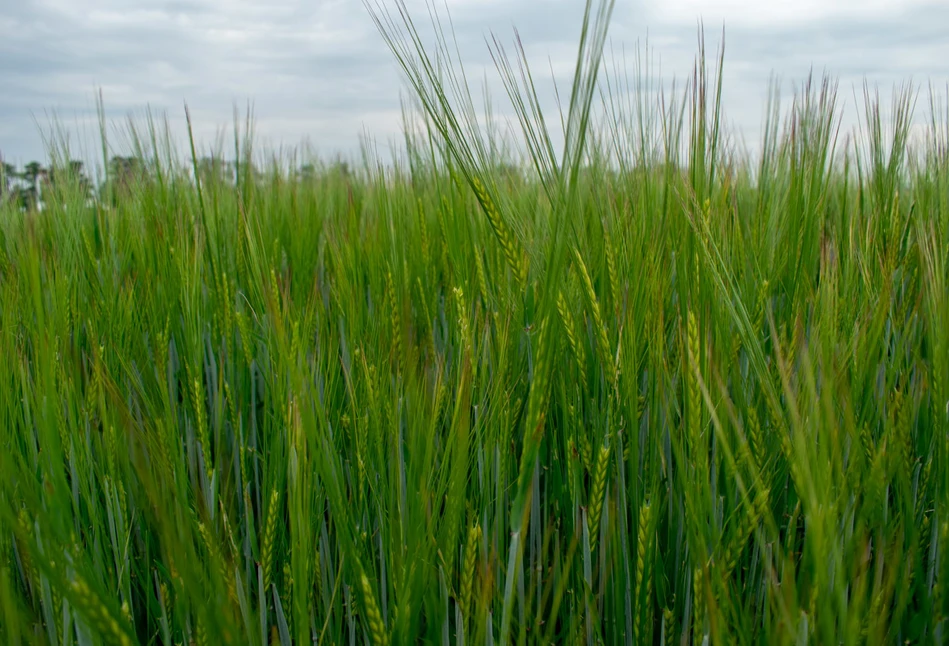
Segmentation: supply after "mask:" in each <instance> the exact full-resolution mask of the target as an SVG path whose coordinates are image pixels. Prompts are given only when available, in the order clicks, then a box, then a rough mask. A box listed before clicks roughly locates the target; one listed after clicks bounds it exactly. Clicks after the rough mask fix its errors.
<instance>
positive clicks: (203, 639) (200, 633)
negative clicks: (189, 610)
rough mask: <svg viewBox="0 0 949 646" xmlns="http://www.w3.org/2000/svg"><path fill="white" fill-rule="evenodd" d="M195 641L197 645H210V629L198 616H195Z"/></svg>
mask: <svg viewBox="0 0 949 646" xmlns="http://www.w3.org/2000/svg"><path fill="white" fill-rule="evenodd" d="M194 633H195V637H194V642H195V645H196V646H208V630H207V628H205V626H204V622H203V621H201V619H200V618H199V617H197V616H195V618H194Z"/></svg>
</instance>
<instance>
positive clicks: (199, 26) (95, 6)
mask: <svg viewBox="0 0 949 646" xmlns="http://www.w3.org/2000/svg"><path fill="white" fill-rule="evenodd" d="M444 1H445V0H436V2H438V4H439V6H443V3H444ZM406 2H407V4H408V6H409V8H410V10H411V11H412V12H413V15H414V16H416V17H418V18H419V19H420V20H421V19H423V18H425V17H426V16H427V13H426V8H425V0H406ZM447 4H448V7H449V10H450V12H451V17H452V20H453V23H454V28H455V33H456V37H457V38H458V40H459V44H460V49H461V55H462V57H463V59H464V62H465V63H466V66H468V68H469V70H470V71H471V72H472V73H473V74H474V75H478V74H481V73H485V72H487V73H489V74H490V73H493V72H492V69H493V68H492V66H491V62H490V57H489V54H488V50H487V47H486V45H485V41H484V38H485V36H486V35H488V34H489V32H491V31H494V32H496V33H497V34H498V35H499V36H500V37H501V38H502V39H503V40H505V41H506V42H510V37H511V35H512V26H516V27H517V28H518V30H519V31H520V34H521V38H522V40H523V42H524V43H525V46H526V48H527V51H528V54H529V56H530V57H531V60H532V63H533V64H534V65H536V68H535V69H536V71H535V73H536V74H537V75H538V76H541V77H546V78H549V77H550V75H551V73H553V74H554V75H555V76H556V77H557V81H558V83H559V84H561V86H562V87H564V88H566V87H569V75H570V72H571V68H572V64H573V60H574V57H575V51H576V50H575V48H576V43H577V36H578V29H579V22H580V19H581V17H582V13H583V0H447ZM700 19H701V20H704V23H705V26H706V39H707V46H708V48H709V49H710V50H711V52H712V53H713V54H714V51H715V49H716V48H717V47H718V45H719V40H720V34H721V28H722V25H723V24H724V27H725V37H726V48H725V78H724V96H725V100H724V102H725V111H726V116H727V117H728V118H729V121H730V123H731V124H732V126H733V127H734V128H736V129H737V131H738V132H740V133H741V134H742V135H743V136H744V137H745V138H746V139H748V140H751V143H752V144H753V143H754V139H755V138H756V137H757V136H758V133H759V130H760V125H761V118H762V113H763V110H764V106H765V98H766V93H767V87H768V80H769V77H770V75H771V74H772V73H774V74H777V75H778V76H779V77H780V78H781V79H782V82H783V87H784V88H785V89H786V90H789V89H790V88H791V86H792V84H794V83H800V81H801V80H802V79H803V78H804V77H805V76H806V75H807V73H808V70H809V69H810V68H811V67H813V68H814V69H815V70H816V71H817V72H818V73H820V72H823V71H827V72H828V73H830V74H832V75H833V76H835V77H836V78H837V79H838V80H839V82H840V94H839V96H840V100H841V102H842V103H843V104H844V106H845V108H846V109H848V110H849V111H850V114H849V115H848V118H850V119H852V118H853V117H854V116H855V115H856V113H855V112H854V110H853V108H854V103H855V102H854V98H855V93H857V96H859V92H860V87H861V84H862V82H863V80H864V79H867V80H868V81H869V82H870V83H872V84H877V85H879V86H880V88H881V91H883V92H884V94H886V92H887V91H888V90H889V89H890V88H891V87H893V86H894V84H897V83H899V82H902V81H906V80H913V81H915V82H916V83H917V84H922V86H923V90H922V92H921V94H920V97H919V99H920V100H919V103H918V108H917V115H918V116H919V117H920V118H921V119H925V118H927V116H928V90H927V89H926V88H927V87H928V84H929V83H930V82H931V83H933V84H934V85H936V86H937V87H938V88H940V89H941V91H942V92H943V96H944V97H945V91H946V87H947V83H949V39H947V38H946V36H945V33H946V32H945V26H946V25H949V2H947V0H823V1H822V0H794V1H793V2H790V1H787V0H781V1H774V0H757V1H756V0H617V6H616V10H615V13H614V17H613V22H612V27H611V47H613V49H614V50H615V51H616V52H620V51H621V50H622V48H623V47H625V48H626V52H627V61H628V62H629V63H630V64H632V62H633V60H632V59H633V53H634V52H635V50H636V47H637V44H642V43H643V42H644V41H645V40H646V38H647V36H648V43H649V47H650V50H651V51H652V55H653V56H654V57H655V58H656V60H661V71H662V76H663V77H664V78H667V79H671V77H672V76H673V75H675V76H677V77H678V78H680V79H681V78H683V77H684V76H685V75H687V74H688V72H689V70H690V67H691V64H692V61H693V58H694V56H695V53H696V26H697V22H698V21H699V20H700ZM423 26H424V25H423ZM0 61H3V62H2V63H0V88H2V90H0V153H2V155H3V157H4V158H5V160H6V161H11V162H14V163H18V164H22V163H25V162H27V161H29V160H30V159H34V158H37V159H45V154H44V146H43V139H42V136H41V129H44V128H46V127H47V126H48V125H49V123H50V117H51V116H52V115H53V114H54V113H55V115H56V116H57V117H58V119H59V121H60V122H61V123H62V125H63V126H65V127H66V128H67V129H68V130H69V131H70V132H71V133H72V134H71V137H72V140H73V141H74V142H78V143H75V144H74V145H76V146H77V147H81V146H86V147H87V148H88V147H89V144H88V143H87V142H89V141H91V139H90V136H91V135H95V132H96V128H97V125H96V119H95V100H96V92H97V90H100V89H101V91H102V93H103V96H104V100H105V106H106V110H107V116H108V118H109V119H110V121H111V122H114V123H115V124H116V125H118V126H120V125H121V123H122V120H123V119H125V118H126V117H127V116H128V115H129V114H132V115H137V116H138V117H141V115H143V114H144V111H145V110H146V109H147V108H150V109H151V110H152V111H154V112H156V113H161V112H167V115H168V119H169V121H170V123H171V126H172V128H173V130H174V131H175V132H176V133H177V134H178V135H182V134H183V128H184V118H183V117H184V111H183V107H182V106H183V104H184V102H187V103H188V106H189V108H190V110H191V114H192V118H193V120H194V123H195V128H196V133H197V135H198V139H199V142H200V143H201V144H202V145H208V146H209V145H211V144H212V143H213V141H214V139H215V135H216V133H219V132H221V131H222V129H226V128H227V127H228V126H229V125H230V124H231V123H232V115H233V110H234V106H235V104H236V105H238V106H241V107H242V108H243V107H245V106H246V105H247V103H248V101H250V102H252V104H253V108H254V115H255V121H256V131H257V134H258V138H259V140H260V142H261V143H262V144H263V145H266V146H270V147H274V148H276V147H280V146H296V145H298V144H300V143H301V142H304V141H306V142H308V143H309V144H310V145H311V146H312V147H313V149H314V150H315V151H316V152H317V153H319V154H322V155H327V156H328V155H331V154H334V153H336V152H343V153H344V154H351V153H356V152H357V151H358V145H359V137H360V135H361V134H363V133H369V134H371V135H372V136H373V138H374V139H375V140H376V141H377V144H378V149H379V151H380V153H381V154H386V150H387V144H389V143H390V142H397V141H398V136H399V132H400V98H399V94H400V91H403V90H404V87H405V86H404V85H403V83H402V80H401V77H400V76H399V71H398V68H397V66H396V65H395V63H394V60H393V58H392V56H391V54H390V53H389V51H388V50H387V49H386V47H385V45H384V42H383V41H382V39H381V38H380V36H379V34H378V32H377V31H376V29H375V26H374V24H373V22H372V20H371V18H370V15H369V14H368V12H367V10H366V8H365V6H364V4H363V2H362V1H361V0H270V1H268V2H263V1H262V0H258V1H250V0H197V1H188V2H186V1H185V0H19V1H14V0H0ZM562 91H564V92H565V91H566V89H564V90H562ZM495 98H496V99H497V101H498V110H499V112H501V113H504V111H505V107H506V106H505V104H504V103H503V102H502V99H503V97H502V96H501V95H500V94H499V95H497V96H496V97H495ZM112 132H114V131H112ZM224 132H226V131H224ZM225 141H227V140H225ZM112 143H114V144H115V146H116V148H115V150H114V151H113V152H116V153H118V152H123V151H122V145H123V140H122V138H121V137H118V136H112ZM97 152H98V151H96V150H95V148H93V149H92V150H88V149H84V150H82V155H83V156H84V157H85V158H87V159H89V158H90V155H91V156H92V157H91V158H92V159H95V157H94V156H95V154H96V153H97Z"/></svg>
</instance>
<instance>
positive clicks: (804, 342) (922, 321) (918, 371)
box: [0, 2, 949, 646]
mask: <svg viewBox="0 0 949 646" xmlns="http://www.w3.org/2000/svg"><path fill="white" fill-rule="evenodd" d="M610 8H611V7H610V3H608V2H604V3H595V4H594V3H591V5H590V12H589V14H588V17H587V22H586V23H585V26H584V30H583V40H582V42H581V49H580V55H579V57H578V70H577V79H578V80H577V83H576V84H575V85H574V87H573V89H572V91H571V96H570V98H569V104H565V110H566V113H565V114H564V117H563V118H564V124H565V129H566V135H565V141H566V146H565V148H564V151H563V154H562V155H556V154H555V153H554V149H553V147H552V146H550V145H549V144H550V141H551V137H550V135H549V133H548V132H547V130H546V126H545V125H544V124H545V123H552V122H553V119H552V118H551V117H550V115H547V116H546V121H545V120H544V117H543V115H541V114H540V112H539V108H537V104H535V103H534V98H533V95H532V93H531V91H530V89H531V87H532V82H531V80H530V77H529V76H528V75H527V74H526V73H525V74H524V75H523V76H522V75H521V72H520V71H519V69H521V68H519V67H518V61H519V60H520V59H519V58H518V57H517V56H515V58H514V59H513V60H512V59H509V58H507V57H506V56H505V54H504V52H503V51H502V50H501V49H500V48H499V47H498V49H496V50H494V51H495V54H496V56H497V61H498V64H499V69H500V71H501V73H502V77H503V78H504V79H505V82H506V86H507V87H508V89H509V90H510V94H511V98H513V99H514V104H515V109H516V110H517V112H518V116H519V119H520V121H519V123H520V126H521V128H520V132H521V133H522V134H523V137H522V138H521V143H522V145H524V150H526V151H527V153H528V154H527V156H526V157H525V159H526V160H527V161H528V162H529V163H528V164H527V167H528V168H529V169H530V172H526V173H524V172H522V173H514V172H512V171H511V168H510V167H509V166H507V165H506V163H507V162H509V161H512V160H510V159H506V158H505V157H504V155H503V153H502V152H499V151H500V150H502V147H501V146H500V142H499V140H498V139H497V138H495V137H494V136H493V135H489V134H488V131H487V130H486V129H485V128H483V127H482V126H479V125H478V123H477V121H476V113H475V110H474V108H473V102H471V101H470V99H469V98H467V93H466V90H465V87H466V84H465V82H464V78H463V77H462V76H461V75H460V73H459V72H457V70H459V69H460V68H458V67H457V66H454V67H449V68H446V69H452V70H456V72H455V73H454V74H452V75H449V76H441V77H440V76H438V75H436V72H435V70H436V69H437V68H436V65H435V63H434V62H431V61H430V59H428V58H426V57H425V56H424V51H423V48H422V46H421V41H417V42H415V41H413V37H414V35H415V33H416V32H415V31H414V30H413V29H412V28H411V25H410V24H409V23H408V22H407V21H404V20H402V19H401V18H398V17H396V18H395V19H394V20H389V19H388V18H387V17H386V14H385V13H384V12H382V11H380V10H379V9H378V8H376V9H375V14H374V15H376V17H377V18H378V20H379V26H380V29H381V31H382V33H383V35H384V36H386V38H387V42H388V43H389V44H390V46H391V47H392V48H393V52H394V53H395V54H397V56H398V57H399V60H400V61H401V63H402V65H403V67H404V69H405V70H406V72H407V78H409V80H410V83H411V85H412V87H413V90H414V92H415V96H416V98H417V99H418V106H419V108H420V111H419V112H418V113H417V114H418V116H419V118H418V119H417V120H415V121H414V122H413V123H415V125H421V126H422V129H421V130H420V131H412V130H407V132H408V136H407V139H406V142H407V151H408V153H409V154H408V160H409V161H408V163H406V164H402V165H397V166H396V167H395V168H394V169H393V168H389V169H385V168H383V167H382V166H379V165H376V164H375V161H374V160H368V161H367V163H366V164H365V166H364V167H362V168H360V169H356V170H353V171H349V172H344V171H343V170H342V169H340V168H339V167H327V168H324V169H323V170H322V171H320V172H317V173H316V174H315V175H312V176H308V177H306V178H304V179H300V178H299V177H295V176H293V175H291V174H289V173H288V172H287V171H286V170H281V166H280V165H279V164H274V165H273V168H272V169H271V170H270V171H268V172H267V173H265V174H263V175H256V174H254V173H252V170H251V165H250V162H251V160H252V159H253V150H252V148H251V137H250V136H249V135H248V134H247V132H246V130H242V131H239V130H238V129H235V157H236V159H237V160H238V161H239V163H238V164H237V181H236V182H226V181H223V180H220V179H214V178H212V177H209V176H204V181H203V182H195V181H194V179H193V177H194V173H193V172H192V171H196V170H197V168H196V166H197V164H196V163H194V164H193V166H194V168H192V167H189V165H188V164H189V163H191V162H190V160H189V161H186V162H185V163H180V162H179V160H177V159H176V158H175V156H174V155H173V154H172V152H171V150H170V149H169V148H168V147H166V146H163V145H161V142H162V141H163V136H164V134H163V133H162V132H161V131H160V130H158V129H155V130H152V131H151V133H147V132H146V133H144V136H142V137H140V138H138V139H137V140H138V141H139V142H142V143H141V148H140V150H138V151H137V154H138V155H139V156H141V157H142V158H143V159H144V160H145V162H147V167H148V172H147V173H144V174H142V176H141V177H140V178H138V179H137V180H136V181H135V182H133V183H131V184H128V183H125V184H123V185H122V186H121V187H118V188H117V189H116V191H117V193H116V195H117V199H116V200H115V204H116V206H115V207H114V208H108V209H107V208H105V207H104V206H103V207H96V208H83V207H82V206H81V205H79V204H77V203H76V202H77V198H76V197H75V195H73V194H71V193H69V191H68V190H67V191H66V192H65V193H63V194H62V195H58V196H53V197H52V198H51V199H50V200H49V201H48V204H47V209H46V210H45V211H44V212H42V213H24V212H21V211H20V210H18V209H14V208H13V207H12V206H10V205H6V206H5V207H3V211H2V218H0V236H2V238H0V358H2V363H3V370H2V372H0V375H2V379H3V383H2V385H0V420H2V424H0V473H2V474H3V476H2V480H0V640H2V641H3V642H4V643H10V644H16V643H38V644H74V643H79V644H98V643H110V644H111V643H117V644H135V643H143V644H145V643H155V644H182V643H186V644H192V643H193V644H200V645H202V646H203V645H204V644H245V643H247V644H259V645H263V644H269V643H285V644H289V643H297V644H303V643H310V642H311V641H315V642H317V643H323V644H330V643H365V642H372V643H376V644H380V643H394V644H403V643H420V642H423V643H462V641H464V642H465V643H478V644H482V643H488V644H493V643H502V644H506V643H511V642H518V643H521V642H526V643H535V642H544V643H547V642H549V641H554V642H557V643H578V642H579V643H607V644H613V643H631V644H639V643H650V644H686V643H693V644H701V643H703V642H704V641H705V640H708V641H709V642H710V643H714V644H751V643H760V644H807V643H814V644H862V643H874V644H875V643H903V642H904V641H908V642H912V643H941V642H942V641H943V640H944V639H945V638H946V626H945V621H944V619H945V617H946V605H945V598H946V595H945V592H944V586H945V582H946V581H947V580H949V579H947V577H949V562H947V559H946V558H945V557H944V555H943V550H942V548H943V547H944V546H946V544H947V543H946V542H947V540H949V519H947V518H946V516H945V513H946V512H945V510H946V506H945V502H946V500H947V493H949V464H947V462H946V460H947V448H949V447H947V441H949V440H947V432H949V426H947V414H949V408H947V402H949V311H947V307H949V299H947V297H949V292H947V282H946V281H947V274H946V258H947V256H946V254H947V249H949V247H947V244H949V135H947V132H949V130H947V126H949V117H947V115H943V116H942V117H940V116H939V114H938V112H937V109H936V108H937V105H936V104H935V103H933V104H932V105H931V106H930V108H931V110H930V111H931V112H932V114H933V117H932V119H931V124H930V128H929V129H928V131H927V134H926V135H925V136H924V137H923V138H922V139H920V140H919V141H918V142H916V143H915V144H912V143H911V142H910V139H909V134H910V127H909V126H910V115H911V113H912V110H913V108H914V104H913V102H912V100H911V99H912V97H913V94H912V93H911V91H910V90H909V89H904V90H902V91H899V92H897V101H896V102H895V103H894V106H893V110H892V111H891V114H890V115H888V116H887V117H886V118H884V116H883V114H881V112H882V111H881V106H880V104H879V101H878V100H877V99H875V98H874V97H873V96H872V95H870V94H869V93H868V94H867V96H866V99H867V101H866V105H865V106H864V109H863V111H862V113H863V116H864V125H865V128H864V129H863V131H862V134H859V135H858V136H857V137H855V138H852V139H845V138H843V137H838V134H839V133H838V130H837V123H838V119H839V115H840V110H839V105H838V103H837V99H836V88H835V86H834V85H833V84H832V83H830V82H829V81H828V82H825V83H823V84H816V85H810V84H809V85H807V86H805V87H803V88H801V91H800V92H799V93H798V95H797V97H796V98H795V102H794V106H793V108H792V110H791V111H790V112H789V113H788V114H786V115H783V121H782V119H781V116H782V115H779V114H778V112H777V109H776V106H777V102H776V100H775V102H774V103H773V104H772V105H771V106H769V108H768V110H769V112H768V114H769V119H768V127H767V133H766V138H765V143H764V148H763V153H762V155H761V156H760V159H759V160H758V161H757V162H755V161H753V160H752V157H750V156H749V155H747V154H743V153H742V152H741V151H740V150H737V149H736V148H734V147H733V146H729V145H727V139H726V138H725V137H724V135H723V132H724V130H723V128H722V127H721V125H720V124H721V123H722V121H721V118H720V116H721V115H720V112H719V108H718V105H719V102H718V96H719V91H720V87H719V86H718V85H717V79H718V78H720V67H719V68H718V69H717V70H712V73H711V74H710V73H709V72H708V71H707V70H706V62H705V61H704V58H702V57H700V59H699V60H698V62H697V65H696V73H695V75H694V76H693V77H692V78H691V79H690V80H689V82H688V83H687V84H686V86H685V87H684V88H682V89H681V90H679V91H674V92H673V93H663V94H659V95H652V94H647V93H645V92H642V93H639V94H638V95H636V96H638V97H639V99H638V101H637V100H636V99H634V100H633V102H632V103H628V102H626V101H625V99H621V98H620V97H624V96H626V91H627V90H635V89H636V86H635V82H634V81H633V80H630V81H628V82H627V80H626V79H625V77H624V76H623V75H619V76H609V77H607V76H603V75H598V74H597V70H599V69H600V67H601V59H600V54H601V52H602V49H603V43H604V38H605V30H606V24H607V23H608V19H609V11H610ZM404 17H405V18H407V14H405V15H404ZM439 33H442V32H439ZM413 43H414V44H413ZM449 51H450V50H449V47H448V45H447V43H446V42H442V45H441V47H440V48H438V49H437V53H440V54H439V57H441V56H442V55H445V54H447V53H448V52H449ZM432 60H434V59H432ZM718 62H719V63H720V62H721V59H719V61H718ZM429 65H430V66H429ZM642 78H645V75H642ZM598 80H599V82H598ZM627 83H628V84H627ZM601 91H602V94H601ZM601 104H602V106H603V107H604V108H605V109H604V110H602V111H601V110H599V108H598V107H597V106H599V105H601ZM598 115H600V116H603V117H604V120H602V121H600V120H599V119H598V118H597V116H598ZM595 126H596V127H595ZM413 132H414V133H415V134H413ZM104 143H105V142H104ZM683 151H684V152H683ZM192 152H194V151H192ZM194 156H195V157H196V155H194ZM199 176H200V173H199Z"/></svg>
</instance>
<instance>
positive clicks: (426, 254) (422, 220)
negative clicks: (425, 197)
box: [418, 197, 432, 267]
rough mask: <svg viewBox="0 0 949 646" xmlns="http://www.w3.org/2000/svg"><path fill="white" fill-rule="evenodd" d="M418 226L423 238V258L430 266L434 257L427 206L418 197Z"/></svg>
mask: <svg viewBox="0 0 949 646" xmlns="http://www.w3.org/2000/svg"><path fill="white" fill-rule="evenodd" d="M418 228H419V236H420V239H421V243H420V245H419V246H420V247H421V251H422V260H423V261H424V263H425V266H426V267H428V266H429V265H431V262H432V257H431V251H430V247H429V241H428V224H427V222H426V217H425V207H424V205H423V204H422V198H421V197H419V198H418Z"/></svg>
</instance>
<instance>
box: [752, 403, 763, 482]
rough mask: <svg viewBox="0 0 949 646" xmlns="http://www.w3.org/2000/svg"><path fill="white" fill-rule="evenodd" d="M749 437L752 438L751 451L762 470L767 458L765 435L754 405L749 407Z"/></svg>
mask: <svg viewBox="0 0 949 646" xmlns="http://www.w3.org/2000/svg"><path fill="white" fill-rule="evenodd" d="M748 436H749V437H748V439H749V440H751V453H752V456H753V457H754V460H755V466H757V467H758V469H759V470H760V468H761V465H762V464H763V463H764V459H765V448H764V437H763V435H762V433H761V421H760V420H759V419H758V411H757V410H756V409H755V407H754V406H749V407H748Z"/></svg>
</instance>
